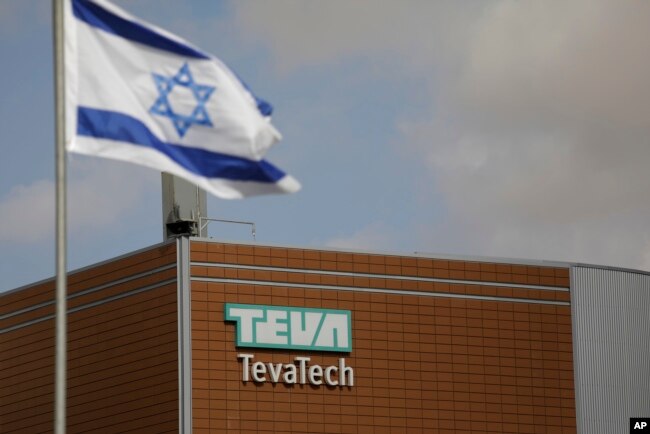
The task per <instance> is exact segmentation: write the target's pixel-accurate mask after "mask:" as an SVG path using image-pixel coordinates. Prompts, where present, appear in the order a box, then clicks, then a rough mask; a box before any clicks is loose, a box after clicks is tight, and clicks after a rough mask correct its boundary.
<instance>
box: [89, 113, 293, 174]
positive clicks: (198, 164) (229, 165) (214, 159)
mask: <svg viewBox="0 0 650 434" xmlns="http://www.w3.org/2000/svg"><path fill="white" fill-rule="evenodd" d="M77 120H78V124H77V134H78V135H80V136H88V137H95V138H98V139H108V140H116V141H120V142H127V143H131V144H134V145H138V146H145V147H148V148H152V149H155V150H156V151H159V152H161V153H162V154H164V155H166V156H167V157H169V158H170V159H172V160H173V161H174V162H175V163H176V164H178V165H179V166H182V167H183V168H185V169H186V170H188V171H190V172H192V173H194V174H196V175H199V176H203V177H206V178H222V179H228V180H231V181H256V182H264V183H275V182H277V181H279V180H280V179H282V178H283V177H284V176H285V173H284V172H282V171H281V170H280V169H278V168H277V167H275V166H273V165H272V164H270V163H269V162H268V161H266V160H261V161H253V160H248V159H246V158H241V157H235V156H232V155H227V154H221V153H218V152H211V151H207V150H205V149H199V148H191V147H188V146H182V145H175V144H172V143H166V142H163V141H162V140H160V139H159V138H158V137H156V136H155V135H154V134H153V133H152V132H151V130H149V128H147V126H146V125H145V124H143V123H142V122H141V121H139V120H138V119H136V118H134V117H132V116H128V115H125V114H123V113H118V112H113V111H108V110H99V109H93V108H88V107H79V108H78V110H77ZM134 162H135V163H137V161H134Z"/></svg>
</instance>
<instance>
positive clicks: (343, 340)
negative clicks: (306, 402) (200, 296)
mask: <svg viewBox="0 0 650 434" xmlns="http://www.w3.org/2000/svg"><path fill="white" fill-rule="evenodd" d="M225 319H226V321H234V322H236V323H237V324H236V339H237V342H236V345H237V347H248V348H275V349H285V350H308V351H333V352H347V353H349V352H351V351H352V328H351V314H350V311H348V310H334V309H312V308H302V307H287V306H266V305H256V304H234V303H227V304H226V305H225ZM237 357H238V359H240V360H241V361H242V381H244V382H248V381H250V380H252V381H255V382H260V383H261V382H266V381H268V380H270V381H271V382H273V383H277V382H280V381H282V382H284V383H287V384H307V382H309V384H313V385H316V386H319V385H321V384H323V383H325V384H326V385H328V386H353V385H354V372H353V370H352V368H351V367H349V366H346V364H345V358H343V357H342V358H339V363H338V364H337V365H332V366H327V367H322V366H320V365H309V361H310V360H311V359H310V358H309V357H306V356H297V357H295V358H294V363H264V362H260V361H253V360H254V358H255V356H254V355H253V354H243V353H242V354H238V356H237Z"/></svg>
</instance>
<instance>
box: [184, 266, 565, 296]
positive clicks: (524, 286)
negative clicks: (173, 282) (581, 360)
mask: <svg viewBox="0 0 650 434" xmlns="http://www.w3.org/2000/svg"><path fill="white" fill-rule="evenodd" d="M191 265H198V266H200V267H217V268H235V269H242V270H262V271H281V272H283V273H300V274H324V275H328V276H348V277H369V278H377V279H389V280H391V279H392V280H410V281H413V282H440V283H459V284H462V285H478V286H481V285H488V286H498V287H503V288H521V289H541V290H545V291H561V292H568V291H569V288H566V287H562V286H546V285H532V284H523V283H505V282H490V281H489V280H488V281H484V280H460V279H446V278H440V277H414V276H396V275H392V274H370V273H358V272H350V271H327V270H312V269H310V270H308V269H304V268H288V267H271V266H267V265H239V264H230V263H225V262H192V263H191Z"/></svg>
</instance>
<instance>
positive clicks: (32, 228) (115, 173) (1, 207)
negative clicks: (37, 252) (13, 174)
mask: <svg viewBox="0 0 650 434" xmlns="http://www.w3.org/2000/svg"><path fill="white" fill-rule="evenodd" d="M81 160H83V161H81ZM69 172H70V173H69V184H68V196H67V199H68V211H67V212H68V224H67V226H68V233H69V234H70V236H74V235H79V234H80V233H81V234H89V233H91V232H92V231H95V230H99V229H104V228H106V227H109V226H110V225H113V224H115V223H116V222H118V220H120V219H124V220H125V221H127V220H128V216H129V212H130V210H131V209H132V208H134V207H135V206H137V204H138V201H139V200H140V199H141V198H142V196H143V194H144V193H145V191H146V188H147V186H148V185H153V183H154V181H153V179H154V178H156V179H157V176H159V175H157V174H156V173H155V172H153V171H148V170H144V169H142V168H139V167H135V166H130V165H127V164H123V163H115V162H112V161H101V162H98V161H91V159H87V158H83V157H80V158H79V159H77V157H74V159H73V160H72V162H71V163H70V164H69ZM54 192H55V190H54V182H53V181H52V180H38V181H35V182H33V183H31V184H29V185H19V186H16V187H14V188H12V189H11V191H10V192H9V193H8V194H7V195H6V196H5V197H4V198H2V199H0V216H2V220H3V224H2V225H0V241H13V242H27V243H35V242H39V241H43V240H47V239H51V238H53V235H54V217H55V197H54Z"/></svg>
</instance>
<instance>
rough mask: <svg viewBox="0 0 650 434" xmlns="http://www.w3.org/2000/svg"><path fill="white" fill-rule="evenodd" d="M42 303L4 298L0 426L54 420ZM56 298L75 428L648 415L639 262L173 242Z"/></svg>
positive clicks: (46, 293) (590, 426) (474, 424)
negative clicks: (65, 309) (64, 328)
mask: <svg viewBox="0 0 650 434" xmlns="http://www.w3.org/2000/svg"><path fill="white" fill-rule="evenodd" d="M53 297H54V282H53V280H48V281H44V282H40V283H37V284H34V285H29V286H27V287H23V288H19V289H16V290H13V291H9V292H6V293H3V294H0V377H1V381H0V432H2V433H29V434H35V433H41V432H42V433H45V432H51V431H52V426H53V420H52V419H53V390H54V385H53V381H54V309H55V306H54V301H53ZM68 303H69V317H68V320H69V326H68V327H69V330H68V338H69V347H68V351H69V353H68V378H69V379H68V431H69V432H71V433H80V432H106V433H117V432H137V433H163V432H184V433H189V432H193V433H222V432H224V433H240V432H241V433H244V432H286V433H306V432H319V433H320V432H332V433H357V432H365V433H373V432H375V433H382V432H386V433H399V432H405V433H411V432H413V433H420V432H430V433H466V432H476V433H575V432H579V433H598V432H602V433H614V432H621V433H623V432H627V429H628V418H629V417H631V416H639V415H643V413H644V409H645V410H646V411H645V412H646V413H647V409H648V408H650V407H648V406H647V405H645V404H647V403H649V402H650V371H649V370H648V369H647V361H648V360H649V359H650V345H649V340H650V317H649V316H648V314H647V313H646V312H647V309H648V308H650V276H648V274H647V273H643V272H640V271H635V270H621V269H613V268H607V267H596V266H587V265H581V264H569V263H551V262H530V261H528V262H527V261H518V260H496V259H489V258H455V257H453V258H452V257H442V256H438V257H429V256H426V255H412V256H403V255H391V254H378V253H368V252H350V251H331V250H318V249H312V248H309V249H303V248H294V247H282V246H262V245H257V244H232V243H224V242H216V241H214V240H211V239H203V238H186V237H183V238H178V239H176V240H172V241H169V242H166V243H163V244H159V245H156V246H152V247H150V248H147V249H143V250H141V251H138V252H133V253H131V254H128V255H125V256H122V257H119V258H115V259H112V260H109V261H106V262H103V263H100V264H96V265H93V266H90V267H87V268H84V269H81V270H78V271H75V272H72V273H71V274H70V276H69V301H68ZM228 306H231V307H233V308H236V310H237V312H238V313H236V312H235V310H233V311H230V313H227V312H226V310H227V308H228ZM283 312H284V313H283ZM229 315H230V317H229ZM233 315H234V316H233ZM237 315H239V316H237ZM310 318H311V319H313V320H314V321H316V322H314V323H313V325H312V326H310V325H309V324H308V323H309V321H310ZM345 318H349V319H348V320H346V319H345ZM233 319H235V321H233ZM329 319H332V321H330V323H329V329H328V322H327V321H328V320H329ZM335 320H336V321H338V320H341V321H349V324H348V326H349V333H348V332H347V331H346V329H345V327H344V326H341V327H339V326H338V325H337V324H338V323H336V322H335ZM319 321H320V322H319ZM316 325H317V326H316ZM246 327H248V328H246ZM337 327H338V328H337ZM246 330H249V331H246ZM252 330H254V331H252ZM301 342H302V344H301ZM344 344H345V345H344ZM292 345H293V346H292ZM346 345H347V346H346ZM307 359H308V360H307ZM301 360H302V361H301ZM256 363H257V365H255V364H256ZM341 363H343V365H341ZM301 364H302V365H303V366H301ZM290 365H293V366H294V367H291V366H290ZM328 368H329V370H328ZM346 368H348V369H346ZM301 370H304V371H305V372H304V373H301V372H300V371H301ZM290 371H295V372H296V374H295V376H292V375H291V373H289V374H287V372H290ZM344 374H345V375H344ZM346 376H347V377H346ZM341 380H343V381H341ZM343 382H345V383H346V384H345V385H343V384H342V383H343ZM644 403H645V404H644ZM647 415H650V414H647Z"/></svg>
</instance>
